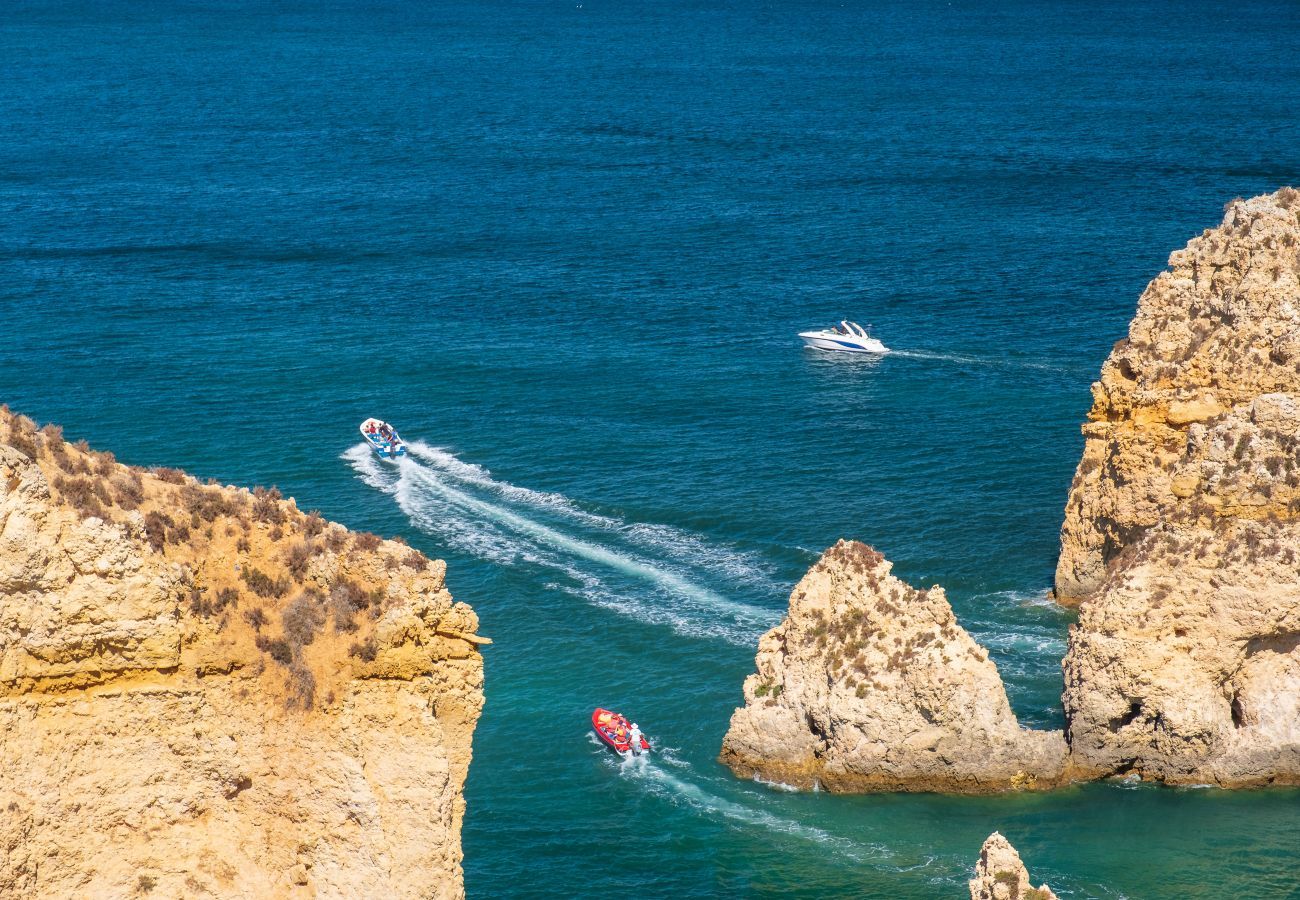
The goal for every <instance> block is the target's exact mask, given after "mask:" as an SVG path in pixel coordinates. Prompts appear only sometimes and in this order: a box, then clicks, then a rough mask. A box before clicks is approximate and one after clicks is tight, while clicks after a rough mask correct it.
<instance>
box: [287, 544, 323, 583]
mask: <svg viewBox="0 0 1300 900" xmlns="http://www.w3.org/2000/svg"><path fill="white" fill-rule="evenodd" d="M316 553H317V548H316V546H315V545H314V544H312V543H310V542H303V541H299V542H298V543H296V544H294V545H293V546H292V547H290V548H289V549H288V550H286V551H285V554H284V565H285V568H287V569H288V570H289V574H290V575H292V576H293V578H294V580H295V581H302V580H303V578H305V577H306V576H307V564H308V563H310V562H311V558H312V557H313V556H315V555H316Z"/></svg>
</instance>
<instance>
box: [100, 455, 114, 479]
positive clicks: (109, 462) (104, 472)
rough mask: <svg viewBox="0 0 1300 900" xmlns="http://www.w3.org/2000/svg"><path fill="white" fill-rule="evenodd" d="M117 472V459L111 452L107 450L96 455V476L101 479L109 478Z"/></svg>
mask: <svg viewBox="0 0 1300 900" xmlns="http://www.w3.org/2000/svg"><path fill="white" fill-rule="evenodd" d="M116 471H117V457H116V456H114V455H113V454H112V452H111V451H108V450H105V451H103V452H102V453H97V454H96V455H95V474H96V475H98V476H99V477H100V478H108V477H109V476H111V475H112V474H113V473H114V472H116Z"/></svg>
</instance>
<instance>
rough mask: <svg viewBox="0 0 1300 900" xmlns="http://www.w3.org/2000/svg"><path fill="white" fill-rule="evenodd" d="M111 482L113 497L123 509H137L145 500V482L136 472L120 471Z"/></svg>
mask: <svg viewBox="0 0 1300 900" xmlns="http://www.w3.org/2000/svg"><path fill="white" fill-rule="evenodd" d="M109 483H110V484H111V485H112V486H113V498H114V499H115V500H116V501H117V505H118V506H120V507H122V508H123V509H135V508H136V507H138V506H139V505H140V504H141V503H142V502H143V501H144V482H143V481H142V480H141V478H140V476H139V475H138V474H136V473H135V472H132V471H130V470H127V471H124V472H119V473H118V474H116V475H114V476H113V479H112V481H110V482H109Z"/></svg>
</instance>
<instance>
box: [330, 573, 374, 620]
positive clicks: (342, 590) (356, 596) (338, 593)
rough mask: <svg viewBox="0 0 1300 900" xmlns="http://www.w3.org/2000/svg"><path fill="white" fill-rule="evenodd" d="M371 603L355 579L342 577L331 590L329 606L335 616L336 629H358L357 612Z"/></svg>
mask: <svg viewBox="0 0 1300 900" xmlns="http://www.w3.org/2000/svg"><path fill="white" fill-rule="evenodd" d="M369 604H370V598H369V597H368V596H367V595H366V592H365V591H363V590H362V589H361V586H360V585H358V584H357V583H356V582H355V581H350V580H348V579H346V578H345V579H342V580H340V581H339V582H338V583H337V584H335V585H334V587H333V588H332V589H331V590H330V595H329V601H328V603H327V606H328V607H329V611H330V613H331V615H332V616H333V618H334V630H335V631H339V632H353V631H356V630H357V623H356V614H357V613H358V612H360V611H361V610H363V609H365V608H366V607H367V606H368V605H369Z"/></svg>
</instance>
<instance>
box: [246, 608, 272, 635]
mask: <svg viewBox="0 0 1300 900" xmlns="http://www.w3.org/2000/svg"><path fill="white" fill-rule="evenodd" d="M244 621H245V622H247V623H248V624H249V625H251V626H252V628H253V630H254V631H258V632H260V631H261V630H262V626H263V625H265V624H266V623H267V618H266V612H265V610H263V609H262V607H260V606H254V607H253V608H252V609H250V610H247V611H245V612H244Z"/></svg>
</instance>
